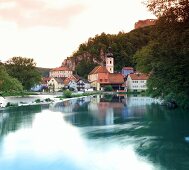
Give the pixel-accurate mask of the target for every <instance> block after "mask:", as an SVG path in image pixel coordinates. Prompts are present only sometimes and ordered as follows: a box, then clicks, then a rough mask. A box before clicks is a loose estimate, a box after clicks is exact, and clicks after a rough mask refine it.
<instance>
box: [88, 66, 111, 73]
mask: <svg viewBox="0 0 189 170" xmlns="http://www.w3.org/2000/svg"><path fill="white" fill-rule="evenodd" d="M97 73H109V71H108V70H107V69H106V67H105V66H96V67H95V68H94V69H93V70H92V71H91V72H90V73H89V75H90V74H97Z"/></svg>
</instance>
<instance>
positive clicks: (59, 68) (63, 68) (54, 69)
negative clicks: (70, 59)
mask: <svg viewBox="0 0 189 170" xmlns="http://www.w3.org/2000/svg"><path fill="white" fill-rule="evenodd" d="M51 71H71V70H70V69H69V68H68V67H65V66H62V67H57V68H53V69H51Z"/></svg>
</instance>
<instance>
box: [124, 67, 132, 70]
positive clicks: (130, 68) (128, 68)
mask: <svg viewBox="0 0 189 170" xmlns="http://www.w3.org/2000/svg"><path fill="white" fill-rule="evenodd" d="M122 69H123V70H134V68H133V67H123V68H122Z"/></svg>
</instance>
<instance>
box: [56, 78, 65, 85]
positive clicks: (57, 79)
mask: <svg viewBox="0 0 189 170" xmlns="http://www.w3.org/2000/svg"><path fill="white" fill-rule="evenodd" d="M54 79H55V80H56V82H57V83H61V84H63V83H64V80H65V77H54Z"/></svg>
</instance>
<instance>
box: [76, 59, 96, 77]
mask: <svg viewBox="0 0 189 170" xmlns="http://www.w3.org/2000/svg"><path fill="white" fill-rule="evenodd" d="M95 66H97V64H95V63H94V62H90V61H87V60H82V61H81V62H80V63H79V64H78V65H77V66H76V73H77V74H78V75H79V76H82V77H83V78H85V79H87V76H88V74H89V73H90V71H91V70H93V68H94V67H95Z"/></svg>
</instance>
